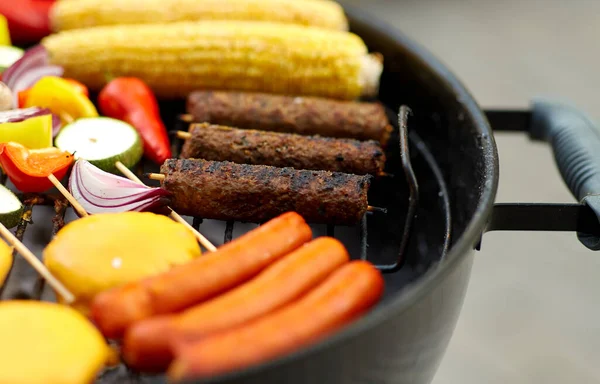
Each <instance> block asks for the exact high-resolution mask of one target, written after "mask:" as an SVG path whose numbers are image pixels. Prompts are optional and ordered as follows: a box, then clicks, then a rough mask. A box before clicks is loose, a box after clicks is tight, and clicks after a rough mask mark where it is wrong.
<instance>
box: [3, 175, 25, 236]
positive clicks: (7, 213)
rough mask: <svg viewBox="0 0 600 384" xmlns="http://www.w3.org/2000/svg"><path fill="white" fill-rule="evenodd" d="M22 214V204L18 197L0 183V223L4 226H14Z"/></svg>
mask: <svg viewBox="0 0 600 384" xmlns="http://www.w3.org/2000/svg"><path fill="white" fill-rule="evenodd" d="M22 214H23V204H21V201H20V200H19V198H18V197H17V196H16V195H15V194H14V193H12V191H11V190H10V189H8V188H6V187H5V186H4V185H0V223H2V224H4V226H5V227H6V228H13V227H16V226H17V224H19V220H21V215H22Z"/></svg>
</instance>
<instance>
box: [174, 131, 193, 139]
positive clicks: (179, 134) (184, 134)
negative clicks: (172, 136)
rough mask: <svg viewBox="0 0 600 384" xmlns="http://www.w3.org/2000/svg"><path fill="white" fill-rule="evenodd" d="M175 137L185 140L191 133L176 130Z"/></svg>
mask: <svg viewBox="0 0 600 384" xmlns="http://www.w3.org/2000/svg"><path fill="white" fill-rule="evenodd" d="M177 137H178V138H180V139H184V140H187V139H189V138H191V137H192V134H191V133H189V132H185V131H177Z"/></svg>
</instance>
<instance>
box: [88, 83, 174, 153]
mask: <svg viewBox="0 0 600 384" xmlns="http://www.w3.org/2000/svg"><path fill="white" fill-rule="evenodd" d="M98 105H99V108H100V111H101V113H102V114H103V115H105V116H108V117H112V118H114V119H118V120H123V121H125V122H127V123H129V124H131V125H132V126H134V127H135V129H137V131H138V132H139V133H140V136H141V137H142V141H143V142H144V155H145V156H146V157H147V158H149V159H150V160H152V161H154V162H155V163H157V164H162V163H164V161H165V160H167V159H169V158H171V147H170V144H169V137H168V135H167V129H166V128H165V125H164V124H163V122H162V120H161V118H160V113H159V110H158V102H157V100H156V97H155V96H154V94H153V93H152V90H151V89H150V87H148V86H147V85H146V83H144V82H143V81H142V80H140V79H138V78H134V77H119V78H116V79H114V80H112V81H110V82H109V83H108V84H107V85H106V86H105V87H104V88H103V89H102V90H101V91H100V94H99V95H98Z"/></svg>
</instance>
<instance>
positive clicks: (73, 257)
mask: <svg viewBox="0 0 600 384" xmlns="http://www.w3.org/2000/svg"><path fill="white" fill-rule="evenodd" d="M200 254H201V250H200V246H199V245H198V242H197V240H196V238H195V236H194V235H193V233H192V232H191V231H190V230H189V229H187V228H186V227H185V226H184V225H182V224H180V223H177V222H175V221H173V220H171V219H169V218H168V217H166V216H163V215H157V214H154V213H150V212H123V213H101V214H94V215H91V216H87V217H84V218H81V219H78V220H75V221H72V222H71V223H69V224H67V225H66V226H65V227H64V228H63V229H61V230H60V231H59V232H58V234H57V235H56V237H55V238H54V239H53V240H52V241H51V242H50V244H48V246H47V247H46V249H45V250H44V253H43V258H44V263H45V264H46V266H47V267H48V269H49V270H50V272H52V274H53V275H54V276H56V277H57V278H58V279H59V280H60V281H61V282H62V283H63V284H64V285H65V286H66V287H67V289H68V290H69V291H71V292H72V293H73V294H74V295H75V298H76V299H75V303H74V307H75V308H76V309H78V310H80V311H81V312H83V313H84V314H86V315H87V314H88V313H89V305H90V304H91V301H92V300H93V298H94V297H95V296H96V295H97V294H98V293H100V292H102V291H105V290H108V289H110V288H114V287H117V286H120V285H123V284H125V283H128V282H131V281H137V280H141V279H143V278H145V277H148V276H152V275H156V274H159V273H162V272H165V271H167V270H169V269H170V268H171V267H173V266H175V265H178V264H183V263H187V262H189V261H191V260H192V259H194V258H196V257H198V256H200Z"/></svg>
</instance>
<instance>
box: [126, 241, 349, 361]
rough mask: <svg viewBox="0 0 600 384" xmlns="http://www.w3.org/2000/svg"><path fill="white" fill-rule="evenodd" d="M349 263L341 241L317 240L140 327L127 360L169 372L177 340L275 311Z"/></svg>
mask: <svg viewBox="0 0 600 384" xmlns="http://www.w3.org/2000/svg"><path fill="white" fill-rule="evenodd" d="M348 260H349V256H348V252H347V251H346V248H345V247H344V245H343V244H342V243H340V242H339V241H338V240H336V239H334V238H331V237H321V238H318V239H315V240H313V241H312V242H310V243H307V244H305V245H303V246H302V247H300V248H298V249H296V250H295V251H294V252H292V253H290V254H288V255H287V256H285V257H283V258H282V259H281V260H278V261H277V262H275V263H274V264H273V265H272V266H270V267H268V268H266V269H265V270H264V271H263V272H261V273H260V274H259V275H258V276H257V277H255V278H254V279H253V280H251V281H249V282H247V283H246V284H243V285H241V286H239V287H237V288H235V289H233V290H231V291H229V292H227V293H225V294H223V295H222V296H218V297H216V298H214V299H212V300H209V301H207V302H204V303H202V304H198V305H196V306H195V307H192V308H190V309H188V310H186V311H184V312H182V313H181V314H178V315H170V316H160V317H156V318H150V319H146V320H142V321H141V322H139V323H136V324H134V325H133V326H132V327H130V328H129V329H128V330H127V332H126V333H125V337H124V339H123V356H124V358H125V361H126V362H127V365H128V366H130V367H132V368H135V369H137V370H140V371H146V372H160V371H164V370H166V369H167V368H168V366H169V363H170V362H171V359H172V358H173V355H172V352H171V349H170V342H171V341H172V340H173V339H174V338H185V339H188V340H195V339H198V338H200V337H205V336H206V335H208V334H212V333H215V332H219V331H223V330H226V329H228V328H231V327H234V326H237V325H240V324H244V323H247V322H248V321H250V320H253V319H255V318H258V317H259V316H262V315H264V314H266V313H269V312H271V311H274V310H276V309H278V308H280V307H282V306H284V305H285V304H288V303H290V302H292V301H293V300H295V299H296V298H298V297H300V296H301V295H302V294H304V293H306V292H307V291H308V290H310V289H311V288H313V287H314V286H315V285H317V284H319V283H320V282H321V281H323V280H324V279H326V278H327V276H329V275H330V274H331V273H332V272H334V271H335V270H336V269H337V268H339V267H340V266H342V265H343V264H345V263H346V262H348Z"/></svg>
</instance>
